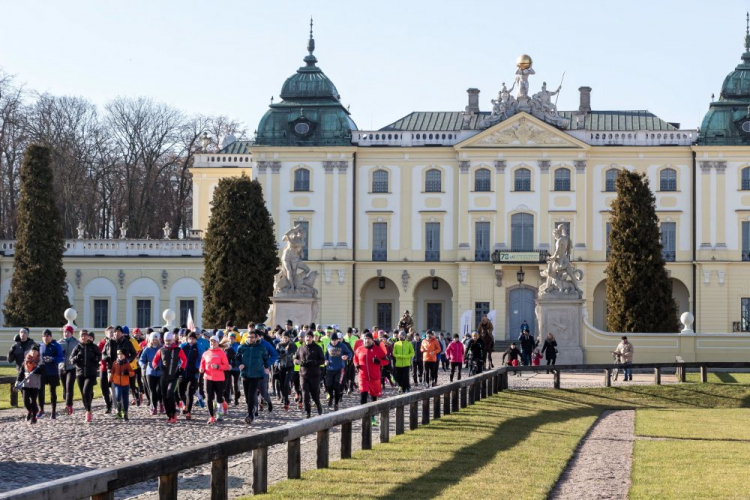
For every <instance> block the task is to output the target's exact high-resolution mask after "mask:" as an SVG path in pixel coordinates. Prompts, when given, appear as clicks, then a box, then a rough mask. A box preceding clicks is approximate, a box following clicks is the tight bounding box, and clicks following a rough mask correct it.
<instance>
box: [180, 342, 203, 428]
mask: <svg viewBox="0 0 750 500" xmlns="http://www.w3.org/2000/svg"><path fill="white" fill-rule="evenodd" d="M181 349H182V352H184V353H185V358H186V359H187V364H186V366H185V370H184V371H183V372H182V377H181V379H180V382H179V393H180V400H181V401H182V402H183V403H184V404H185V408H184V409H183V410H182V414H183V415H185V420H190V412H191V411H192V410H193V398H194V397H195V391H196V390H197V389H198V376H199V369H200V364H201V357H200V352H199V350H198V336H197V335H196V334H195V332H190V333H189V334H188V335H187V342H185V343H184V344H183V345H182V346H181Z"/></svg>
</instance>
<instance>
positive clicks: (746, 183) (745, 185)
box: [742, 167, 750, 191]
mask: <svg viewBox="0 0 750 500" xmlns="http://www.w3.org/2000/svg"><path fill="white" fill-rule="evenodd" d="M742 189H743V190H744V191H748V190H750V167H745V168H743V169H742Z"/></svg>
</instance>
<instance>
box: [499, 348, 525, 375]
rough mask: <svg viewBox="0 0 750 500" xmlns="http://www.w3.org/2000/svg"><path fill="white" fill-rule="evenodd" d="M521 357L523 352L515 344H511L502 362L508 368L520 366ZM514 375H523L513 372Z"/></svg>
mask: <svg viewBox="0 0 750 500" xmlns="http://www.w3.org/2000/svg"><path fill="white" fill-rule="evenodd" d="M520 356H521V351H519V350H518V347H516V343H515V342H511V344H510V347H508V349H507V350H506V351H505V352H504V353H503V359H502V362H503V363H504V364H505V365H506V366H518V358H519V357H520ZM513 374H514V375H518V376H519V377H520V376H521V374H520V373H519V372H517V371H514V372H513Z"/></svg>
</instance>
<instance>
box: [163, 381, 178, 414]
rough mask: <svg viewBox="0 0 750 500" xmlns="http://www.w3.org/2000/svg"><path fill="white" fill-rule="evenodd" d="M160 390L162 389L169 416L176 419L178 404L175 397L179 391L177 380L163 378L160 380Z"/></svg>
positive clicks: (165, 407)
mask: <svg viewBox="0 0 750 500" xmlns="http://www.w3.org/2000/svg"><path fill="white" fill-rule="evenodd" d="M159 388H160V389H161V396H162V399H163V400H164V409H165V410H166V411H167V416H168V417H170V418H171V417H174V416H175V415H177V402H176V401H175V397H174V396H175V392H176V391H177V379H176V378H175V379H170V378H167V377H164V376H162V377H161V378H160V379H159Z"/></svg>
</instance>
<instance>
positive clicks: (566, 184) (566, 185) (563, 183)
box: [554, 167, 572, 191]
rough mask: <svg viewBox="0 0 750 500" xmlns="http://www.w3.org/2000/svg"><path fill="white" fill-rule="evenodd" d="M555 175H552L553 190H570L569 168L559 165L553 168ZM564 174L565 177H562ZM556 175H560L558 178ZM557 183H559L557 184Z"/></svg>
mask: <svg viewBox="0 0 750 500" xmlns="http://www.w3.org/2000/svg"><path fill="white" fill-rule="evenodd" d="M554 175H555V177H554V186H555V191H572V189H571V181H570V178H571V173H570V169H569V168H567V167H560V168H557V169H555V174H554ZM564 175H567V176H568V177H567V179H566V178H564V177H562V176H564ZM558 176H560V177H559V178H558ZM558 183H559V184H558Z"/></svg>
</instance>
